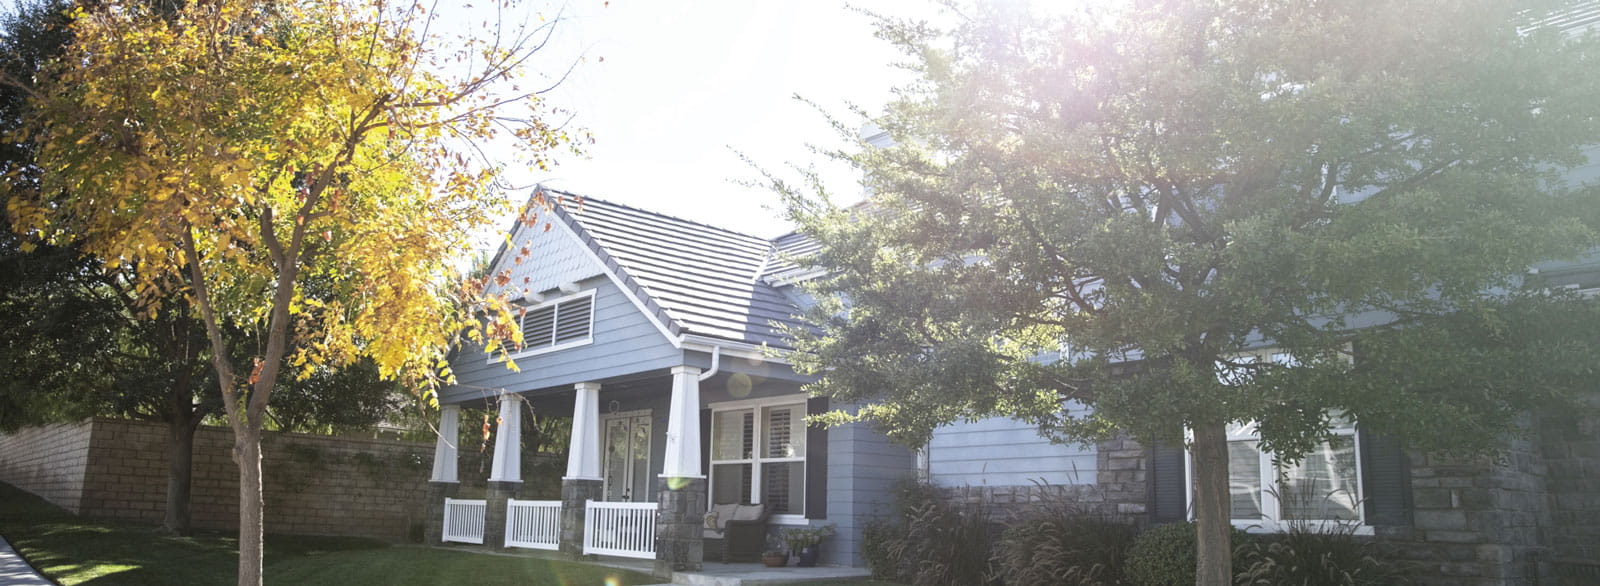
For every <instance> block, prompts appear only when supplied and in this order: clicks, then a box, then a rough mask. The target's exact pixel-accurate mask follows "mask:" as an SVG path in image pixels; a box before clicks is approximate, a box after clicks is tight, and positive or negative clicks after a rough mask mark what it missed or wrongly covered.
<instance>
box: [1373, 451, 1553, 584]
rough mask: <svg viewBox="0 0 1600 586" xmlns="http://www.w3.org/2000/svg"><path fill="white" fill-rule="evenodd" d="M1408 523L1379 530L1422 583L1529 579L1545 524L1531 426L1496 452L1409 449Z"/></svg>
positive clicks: (1540, 464) (1536, 571)
mask: <svg viewBox="0 0 1600 586" xmlns="http://www.w3.org/2000/svg"><path fill="white" fill-rule="evenodd" d="M1410 457H1411V487H1412V490H1411V493H1412V527H1410V528H1402V529H1399V530H1389V531H1385V532H1383V533H1382V534H1380V537H1381V538H1383V539H1384V541H1386V542H1388V543H1389V544H1391V545H1392V546H1393V547H1395V549H1396V551H1397V553H1399V554H1400V557H1401V558H1402V559H1409V560H1412V561H1414V562H1416V563H1417V564H1418V565H1419V576H1418V578H1419V580H1420V582H1421V583H1422V584H1440V585H1443V584H1463V585H1465V584H1485V585H1487V584H1535V583H1539V581H1540V579H1541V577H1542V576H1547V575H1548V573H1549V568H1548V566H1547V561H1546V559H1547V555H1546V551H1545V549H1546V548H1545V546H1544V544H1543V532H1544V531H1545V529H1546V528H1548V527H1549V526H1550V524H1551V516H1550V510H1549V500H1548V495H1549V491H1548V490H1547V488H1546V483H1545V477H1546V474H1547V470H1546V466H1545V464H1544V461H1543V458H1542V457H1541V455H1540V450H1539V444H1538V438H1537V434H1536V433H1533V432H1530V433H1529V435H1528V436H1527V437H1524V438H1517V439H1513V440H1511V441H1510V444H1509V446H1508V449H1507V450H1506V451H1505V452H1503V453H1501V454H1499V455H1496V456H1492V457H1491V456H1477V457H1453V456H1450V455H1443V454H1422V453H1415V452H1414V453H1412V454H1410Z"/></svg>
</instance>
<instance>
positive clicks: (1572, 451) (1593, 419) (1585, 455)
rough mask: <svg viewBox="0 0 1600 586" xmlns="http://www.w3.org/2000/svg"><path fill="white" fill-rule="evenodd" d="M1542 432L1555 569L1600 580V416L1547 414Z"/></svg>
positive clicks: (1569, 576) (1565, 575)
mask: <svg viewBox="0 0 1600 586" xmlns="http://www.w3.org/2000/svg"><path fill="white" fill-rule="evenodd" d="M1539 432H1540V437H1541V439H1542V440H1544V441H1543V444H1544V445H1543V455H1544V460H1545V466H1546V467H1547V469H1548V471H1549V477H1548V478H1547V479H1546V480H1545V483H1546V486H1547V487H1548V488H1549V490H1550V516H1551V517H1552V521H1553V523H1552V524H1551V526H1550V529H1549V531H1548V536H1549V543H1550V559H1551V562H1552V566H1553V568H1552V569H1553V571H1554V574H1555V576H1556V578H1557V579H1558V580H1564V581H1565V582H1566V583H1569V584H1600V416H1595V415H1592V414H1591V415H1570V414H1564V415H1559V416H1551V417H1546V418H1545V419H1544V420H1543V421H1542V422H1541V424H1540V428H1539Z"/></svg>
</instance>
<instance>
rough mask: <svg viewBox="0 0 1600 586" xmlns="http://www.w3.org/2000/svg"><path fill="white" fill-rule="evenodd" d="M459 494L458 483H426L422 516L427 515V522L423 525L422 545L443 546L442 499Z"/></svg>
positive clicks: (459, 487) (459, 486) (459, 484)
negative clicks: (425, 501)
mask: <svg viewBox="0 0 1600 586" xmlns="http://www.w3.org/2000/svg"><path fill="white" fill-rule="evenodd" d="M459 492H461V483H459V482H429V483H428V497H427V499H428V502H427V505H426V506H424V507H423V508H422V510H423V514H424V515H427V521H426V522H425V523H424V527H425V529H424V530H423V537H422V542H423V543H426V544H428V545H442V544H444V499H447V498H456V494H457V493H459Z"/></svg>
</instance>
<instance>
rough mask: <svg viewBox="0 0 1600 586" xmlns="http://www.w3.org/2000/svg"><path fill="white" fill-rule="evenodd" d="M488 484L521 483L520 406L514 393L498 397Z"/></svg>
mask: <svg viewBox="0 0 1600 586" xmlns="http://www.w3.org/2000/svg"><path fill="white" fill-rule="evenodd" d="M489 481H490V482H522V404H521V400H520V398H519V397H518V396H517V395H516V394H515V393H506V394H503V395H500V427H499V428H497V429H495V431H494V466H493V467H492V468H490V469H489Z"/></svg>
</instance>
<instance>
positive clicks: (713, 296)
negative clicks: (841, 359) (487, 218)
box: [546, 188, 801, 348]
mask: <svg viewBox="0 0 1600 586" xmlns="http://www.w3.org/2000/svg"><path fill="white" fill-rule="evenodd" d="M546 191H549V192H552V193H555V194H558V195H565V196H566V200H567V201H569V202H570V203H568V204H567V205H565V206H557V207H556V209H555V214H556V215H557V216H558V217H561V218H562V219H563V220H565V221H567V222H568V224H569V225H571V226H572V227H573V230H574V231H575V232H576V233H577V234H578V237H579V239H580V240H583V241H584V243H585V244H587V245H588V246H589V247H590V248H591V249H592V250H594V252H595V255H596V256H599V257H600V259H601V261H602V262H604V263H605V264H606V265H607V267H608V268H610V269H611V270H613V271H615V272H616V273H617V275H618V276H619V277H620V278H621V279H622V280H623V281H624V286H626V287H628V288H630V289H632V290H633V291H634V293H636V294H637V295H638V297H639V298H640V300H642V301H644V303H645V305H646V307H647V308H648V309H649V310H650V311H651V312H652V313H655V314H656V317H657V319H661V320H662V321H663V322H665V323H666V325H667V329H668V330H670V331H672V332H673V333H674V334H681V333H688V334H694V335H701V336H707V337H712V338H720V339H724V340H731V341H736V342H746V343H750V344H767V345H770V346H775V347H782V348H788V347H789V345H788V343H787V342H786V341H785V340H784V336H783V334H782V333H781V332H780V331H778V329H777V326H778V325H789V326H798V325H800V324H801V322H800V321H799V320H797V319H795V318H794V315H795V314H797V313H799V308H797V307H796V306H795V305H794V304H793V303H790V302H789V300H788V299H787V298H785V297H784V296H783V294H782V293H780V292H778V290H777V289H776V288H774V287H773V286H772V285H770V284H768V283H767V282H766V281H765V280H763V279H762V278H761V277H763V276H765V275H767V274H770V271H768V270H767V269H768V264H769V263H770V262H772V257H773V251H774V248H773V243H772V242H769V241H767V240H766V239H764V238H759V237H756V236H751V235H748V234H741V233H738V232H734V231H732V230H726V229H723V228H717V227H715V226H708V225H706V224H701V223H699V222H693V221H689V220H684V219H681V218H675V217H672V216H668V215H665V214H659V213H655V212H650V211H645V210H641V209H638V208H633V207H629V206H625V205H621V204H617V203H612V202H608V201H605V200H599V199H594V198H589V197H583V196H579V195H576V194H572V193H566V192H561V191H557V190H552V189H548V188H546ZM785 238H787V236H786V237H785Z"/></svg>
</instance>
